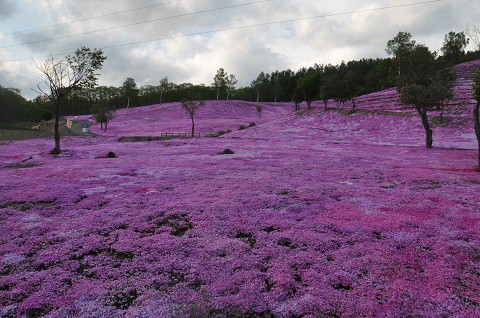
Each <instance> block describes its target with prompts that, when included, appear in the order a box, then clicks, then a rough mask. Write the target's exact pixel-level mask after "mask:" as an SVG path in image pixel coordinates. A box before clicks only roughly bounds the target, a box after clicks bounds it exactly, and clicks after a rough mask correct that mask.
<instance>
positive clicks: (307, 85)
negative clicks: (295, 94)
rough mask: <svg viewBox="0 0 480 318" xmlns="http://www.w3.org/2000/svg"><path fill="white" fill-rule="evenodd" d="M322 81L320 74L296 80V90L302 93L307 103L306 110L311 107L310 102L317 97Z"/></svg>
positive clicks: (316, 73) (312, 74)
mask: <svg viewBox="0 0 480 318" xmlns="http://www.w3.org/2000/svg"><path fill="white" fill-rule="evenodd" d="M321 79H322V74H321V73H320V72H315V73H311V74H309V75H307V76H305V77H302V78H300V79H299V80H298V89H299V90H300V91H301V92H302V94H303V98H304V99H305V101H306V102H307V108H311V107H312V102H313V100H314V99H315V97H317V95H318V91H319V88H320V84H321Z"/></svg>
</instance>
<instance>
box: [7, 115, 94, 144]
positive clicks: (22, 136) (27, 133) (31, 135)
mask: <svg viewBox="0 0 480 318" xmlns="http://www.w3.org/2000/svg"><path fill="white" fill-rule="evenodd" d="M84 123H85V124H87V127H90V125H91V123H90V122H88V121H80V120H74V121H73V123H72V129H71V130H68V129H67V121H66V120H65V119H62V120H60V123H59V124H60V126H59V130H60V136H62V137H63V136H94V135H95V134H94V133H92V132H90V131H88V132H82V124H84ZM53 133H54V126H53V123H48V124H47V125H46V126H44V129H42V130H32V129H25V130H8V129H0V140H26V139H35V138H50V137H52V138H53Z"/></svg>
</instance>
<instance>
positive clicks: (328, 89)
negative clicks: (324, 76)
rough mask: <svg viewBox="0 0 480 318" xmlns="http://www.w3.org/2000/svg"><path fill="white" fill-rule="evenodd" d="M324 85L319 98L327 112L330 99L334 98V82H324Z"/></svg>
mask: <svg viewBox="0 0 480 318" xmlns="http://www.w3.org/2000/svg"><path fill="white" fill-rule="evenodd" d="M322 84H323V85H322V86H320V91H319V93H318V94H319V97H320V99H321V100H322V101H323V105H324V107H325V110H327V104H328V101H329V100H330V98H332V95H333V94H332V82H331V81H324V82H323V83H322Z"/></svg>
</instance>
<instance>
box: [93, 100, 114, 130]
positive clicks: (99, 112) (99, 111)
mask: <svg viewBox="0 0 480 318" xmlns="http://www.w3.org/2000/svg"><path fill="white" fill-rule="evenodd" d="M92 113H93V118H94V119H95V121H96V122H97V123H100V128H101V129H102V130H103V132H104V133H105V132H107V126H108V123H109V122H110V120H112V119H113V117H114V114H115V109H113V108H112V107H111V106H110V104H109V102H108V101H107V100H99V101H97V102H96V103H95V104H94V105H93V109H92Z"/></svg>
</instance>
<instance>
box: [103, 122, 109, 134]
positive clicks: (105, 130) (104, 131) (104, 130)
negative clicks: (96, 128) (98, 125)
mask: <svg viewBox="0 0 480 318" xmlns="http://www.w3.org/2000/svg"><path fill="white" fill-rule="evenodd" d="M107 125H108V122H106V123H105V128H104V129H103V133H106V132H107Z"/></svg>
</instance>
